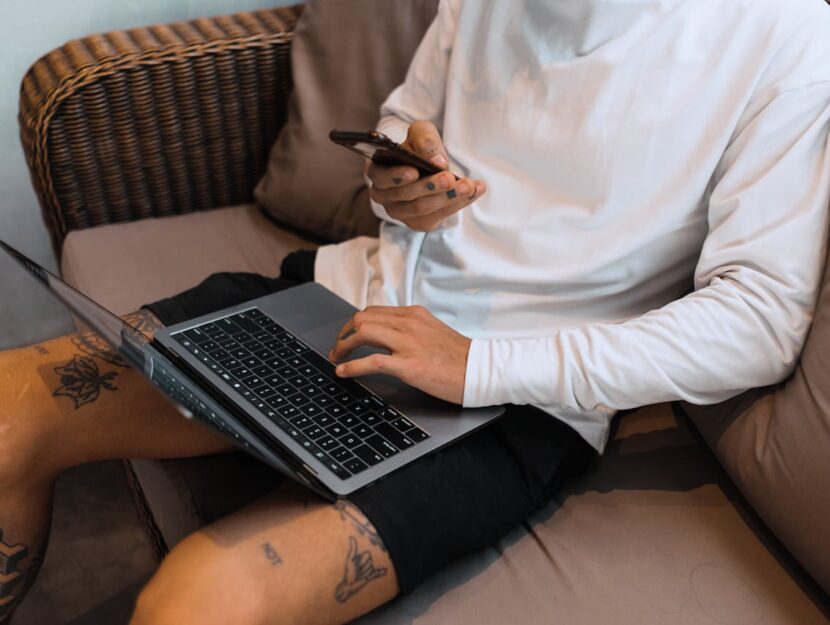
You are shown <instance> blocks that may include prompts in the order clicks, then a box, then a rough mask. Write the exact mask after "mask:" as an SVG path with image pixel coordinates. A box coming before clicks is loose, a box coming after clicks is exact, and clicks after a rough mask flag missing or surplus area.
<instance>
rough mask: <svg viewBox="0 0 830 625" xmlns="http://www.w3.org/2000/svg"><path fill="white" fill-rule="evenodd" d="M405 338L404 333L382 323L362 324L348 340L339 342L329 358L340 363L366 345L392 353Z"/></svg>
mask: <svg viewBox="0 0 830 625" xmlns="http://www.w3.org/2000/svg"><path fill="white" fill-rule="evenodd" d="M404 338H405V336H404V334H403V333H402V332H399V331H398V330H394V329H392V328H390V327H387V326H385V325H382V324H380V323H361V324H360V325H359V326H357V328H356V329H355V331H354V332H352V333H351V334H349V335H348V336H347V337H346V338H341V339H338V340H337V342H336V343H335V344H334V347H332V349H331V351H330V352H329V358H330V360H331V361H332V362H338V361H340V360H343V359H344V358H346V357H347V356H348V355H349V354H351V353H352V352H353V351H354V350H356V349H357V348H358V347H362V346H364V345H369V346H371V347H379V348H381V349H386V350H389V351H390V352H392V351H395V350H396V349H397V348H398V347H399V346H400V345H401V343H402V342H403V339H404Z"/></svg>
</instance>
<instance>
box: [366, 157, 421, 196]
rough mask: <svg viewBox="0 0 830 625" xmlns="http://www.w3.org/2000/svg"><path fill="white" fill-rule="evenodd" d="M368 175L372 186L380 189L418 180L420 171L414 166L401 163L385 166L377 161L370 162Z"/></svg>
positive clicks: (367, 169)
mask: <svg viewBox="0 0 830 625" xmlns="http://www.w3.org/2000/svg"><path fill="white" fill-rule="evenodd" d="M366 175H367V176H368V177H369V180H371V181H372V186H373V187H375V188H378V189H391V188H393V187H400V186H402V185H405V184H409V183H411V182H415V181H416V180H418V177H419V175H420V174H419V173H418V170H417V169H415V168H414V167H407V166H405V165H399V166H394V167H385V166H383V165H378V164H377V163H372V162H369V166H368V167H367V168H366Z"/></svg>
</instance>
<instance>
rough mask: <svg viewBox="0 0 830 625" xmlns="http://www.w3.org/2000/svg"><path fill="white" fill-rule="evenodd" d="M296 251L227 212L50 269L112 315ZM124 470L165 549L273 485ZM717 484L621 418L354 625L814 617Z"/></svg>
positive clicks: (210, 467)
mask: <svg viewBox="0 0 830 625" xmlns="http://www.w3.org/2000/svg"><path fill="white" fill-rule="evenodd" d="M296 247H311V244H309V243H308V242H306V241H303V240H302V239H299V238H297V237H296V236H294V235H290V234H288V233H286V232H283V231H281V230H280V229H278V228H277V227H276V226H274V225H272V224H271V223H270V222H268V221H267V220H265V219H263V218H262V216H261V215H259V213H258V212H257V211H256V209H255V208H253V207H250V206H242V207H236V208H230V209H224V210H222V211H219V212H216V213H212V212H211V213H202V214H191V215H185V216H177V217H167V218H161V219H154V220H147V221H142V222H135V223H129V224H122V225H117V226H105V227H101V228H94V229H90V230H84V231H78V232H73V233H71V234H70V235H69V238H68V239H67V245H66V251H65V255H64V260H63V268H64V272H65V275H67V276H68V277H70V278H71V280H72V281H73V282H74V283H75V284H76V285H77V286H79V287H81V288H82V290H84V291H85V292H87V293H88V294H90V295H92V296H93V297H94V298H95V299H97V300H99V301H100V302H102V303H103V304H105V305H107V306H109V307H111V308H113V309H115V310H117V311H118V312H127V311H129V310H131V309H133V308H135V307H136V306H137V305H139V304H140V303H143V302H147V301H151V300H154V299H157V298H159V297H163V296H165V295H169V294H171V293H172V292H174V291H176V290H181V289H183V288H187V287H190V286H193V285H195V284H196V283H198V282H199V281H201V280H202V279H203V278H204V277H206V276H207V275H208V274H210V273H212V272H215V271H222V270H227V271H256V272H265V273H269V271H270V273H271V275H273V268H274V267H277V266H278V265H279V261H280V260H281V258H282V257H283V256H284V255H285V253H287V252H288V251H290V250H291V249H294V248H296ZM132 464H133V468H134V470H135V472H136V475H137V476H138V479H139V481H140V482H141V484H142V487H143V488H144V492H145V493H146V495H147V498H148V502H149V504H150V508H151V509H152V512H153V516H154V520H155V522H156V524H157V525H158V526H159V528H160V529H161V531H162V534H163V535H164V538H165V541H166V543H167V545H169V546H171V547H172V546H173V545H174V544H175V543H176V542H178V541H179V540H181V539H182V538H183V537H184V536H186V535H187V534H188V533H190V532H192V531H194V530H195V529H197V528H198V527H200V526H202V525H203V524H205V523H208V522H210V521H212V520H215V519H216V518H219V517H221V516H223V515H225V514H228V513H230V512H232V511H234V510H236V509H238V508H239V507H241V506H243V505H245V504H246V503H248V502H249V501H252V500H254V499H256V498H257V497H259V496H260V495H262V494H264V493H266V492H268V491H269V489H270V488H272V487H273V485H274V483H275V482H276V481H277V480H275V479H274V477H275V476H274V473H273V472H272V471H271V469H269V468H267V467H265V466H264V465H261V464H259V463H257V462H255V461H253V460H251V459H250V458H248V457H247V456H244V455H242V454H241V453H237V454H225V455H222V456H219V457H210V458H195V459H189V460H181V461H164V462H155V461H133V463H132ZM731 488H732V487H730V485H729V483H728V480H727V479H726V478H725V476H724V474H723V471H722V469H721V468H720V466H719V465H718V463H717V462H716V461H715V459H714V457H713V456H712V454H711V453H710V452H709V450H708V449H707V448H706V446H705V444H703V443H701V442H699V439H698V438H697V437H696V436H695V435H694V434H693V433H692V432H691V431H690V430H689V428H688V427H687V425H686V424H685V423H684V422H683V421H682V420H678V418H677V417H676V416H675V415H674V414H673V412H672V410H671V408H670V407H669V406H668V405H661V406H652V407H648V408H643V409H640V410H638V411H635V412H633V413H631V414H627V415H623V416H621V417H620V420H619V427H618V429H617V431H616V433H615V435H614V437H613V440H612V442H611V443H610V444H609V446H608V449H607V451H606V453H605V455H604V456H602V457H601V458H600V459H599V460H598V461H597V463H596V464H595V465H594V466H593V467H592V469H591V470H589V471H588V473H587V474H586V475H584V476H583V477H581V478H580V479H579V480H577V481H575V482H573V483H571V484H570V485H569V486H568V487H566V489H565V490H563V491H562V492H561V493H560V494H559V495H558V496H557V498H556V499H555V500H554V501H553V502H551V504H550V505H549V506H548V507H547V508H546V509H544V510H542V511H540V512H539V514H537V515H535V516H534V517H533V518H532V519H529V520H528V521H527V523H525V524H524V525H523V526H521V527H518V528H516V529H515V530H514V531H513V532H511V533H510V534H509V535H508V536H506V537H505V538H504V539H503V540H501V541H499V542H498V543H497V544H496V545H494V546H492V547H491V548H488V549H485V550H483V551H482V552H480V553H478V554H475V555H474V556H472V557H469V558H466V559H464V560H462V561H460V562H458V563H456V564H454V565H452V566H450V567H448V568H447V569H445V570H444V571H443V572H441V573H440V574H438V575H437V576H435V577H433V578H431V579H430V580H428V581H427V582H426V583H425V584H424V585H423V586H422V587H420V588H419V589H418V590H416V591H415V593H413V594H412V595H410V596H409V597H406V598H404V599H402V600H397V601H394V602H393V603H391V604H390V605H388V606H386V607H384V608H382V609H381V610H380V611H378V612H376V613H374V614H372V615H369V616H367V617H364V618H363V619H361V620H360V623H362V625H375V624H377V625H381V624H383V625H390V624H404V623H418V624H424V625H426V624H429V625H432V624H435V625H438V624H446V623H460V624H465V623H476V624H477V625H481V624H483V625H487V624H491V623H492V624H493V625H495V624H499V625H503V624H505V623H524V624H525V625H558V624H560V623H561V624H568V625H571V624H574V623H576V624H579V623H585V624H589V623H616V624H621V625H626V624H631V625H634V624H636V625H652V624H653V625H664V624H665V623H672V624H677V625H685V624H689V625H692V624H695V625H697V624H706V623H721V624H723V623H733V624H739V623H740V624H744V623H764V625H790V624H792V625H796V624H798V625H804V624H818V623H824V622H826V619H827V616H828V615H827V614H826V613H822V611H821V610H822V608H820V607H819V604H818V603H817V601H816V599H815V598H813V597H811V596H810V595H809V594H808V593H807V592H806V591H805V590H803V589H802V587H800V586H799V582H798V581H797V580H798V579H799V578H798V572H797V571H793V570H790V568H789V567H788V564H787V560H786V558H785V557H784V556H782V555H781V554H777V553H776V551H775V547H774V546H772V544H773V543H774V541H769V540H768V537H766V535H765V534H764V533H763V529H762V528H759V527H755V526H754V525H753V515H752V512H751V511H750V510H746V509H744V508H743V507H742V506H741V503H740V502H739V501H736V500H735V499H734V498H733V497H732V496H731V492H732V490H731ZM298 492H299V493H300V495H299V496H304V497H313V496H314V495H312V494H311V493H310V492H308V491H305V490H302V489H299V490H298ZM299 505H301V503H300V504H299ZM474 522H475V519H471V523H474Z"/></svg>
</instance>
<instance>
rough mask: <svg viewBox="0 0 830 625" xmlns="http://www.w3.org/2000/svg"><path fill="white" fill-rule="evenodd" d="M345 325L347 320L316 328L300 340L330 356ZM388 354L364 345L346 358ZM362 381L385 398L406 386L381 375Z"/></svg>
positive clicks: (362, 379) (303, 335) (369, 376)
mask: <svg viewBox="0 0 830 625" xmlns="http://www.w3.org/2000/svg"><path fill="white" fill-rule="evenodd" d="M345 324H346V319H343V320H342V321H335V322H334V323H330V324H328V325H324V326H322V327H320V328H316V329H315V330H310V331H309V332H306V333H304V334H301V335H300V338H302V339H303V340H304V341H306V342H307V343H309V344H310V345H311V346H313V347H314V348H316V349H317V350H318V351H319V352H321V353H322V354H328V353H329V350H330V349H331V348H332V347H334V344H335V343H336V342H337V333H338V332H339V331H340V330H341V329H342V328H343V326H344V325H345ZM388 353H389V352H387V351H386V350H383V349H378V348H376V347H369V346H366V345H364V346H363V347H359V348H358V349H356V350H354V351H353V352H352V353H351V354H349V356H348V358H346V361H349V360H357V359H358V358H365V357H366V356H369V355H370V354H388ZM360 381H361V382H362V383H363V384H365V385H366V386H368V387H369V388H370V389H372V390H373V391H374V392H375V393H377V394H378V395H380V396H381V397H384V398H387V397H391V396H393V395H396V394H398V393H399V392H400V391H401V390H402V389H401V387H404V386H406V385H404V384H403V383H402V382H401V381H400V380H398V379H397V378H393V377H392V376H389V375H383V374H380V373H377V374H374V375H364V376H361V377H360ZM407 388H409V387H407Z"/></svg>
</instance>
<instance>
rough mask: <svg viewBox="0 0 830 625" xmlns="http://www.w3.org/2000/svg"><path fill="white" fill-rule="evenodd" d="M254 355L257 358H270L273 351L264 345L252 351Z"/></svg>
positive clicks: (272, 355)
mask: <svg viewBox="0 0 830 625" xmlns="http://www.w3.org/2000/svg"><path fill="white" fill-rule="evenodd" d="M254 356H256V357H257V358H259V359H260V360H270V359H271V358H273V357H274V354H273V352H272V351H271V350H270V349H266V348H265V347H261V348H260V349H257V350H255V351H254Z"/></svg>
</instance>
